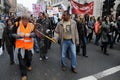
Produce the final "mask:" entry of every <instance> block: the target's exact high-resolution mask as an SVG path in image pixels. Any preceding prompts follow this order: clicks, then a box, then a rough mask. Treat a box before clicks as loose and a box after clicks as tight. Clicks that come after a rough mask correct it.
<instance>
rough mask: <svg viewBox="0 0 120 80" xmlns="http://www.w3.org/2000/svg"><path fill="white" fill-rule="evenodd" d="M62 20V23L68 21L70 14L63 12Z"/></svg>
mask: <svg viewBox="0 0 120 80" xmlns="http://www.w3.org/2000/svg"><path fill="white" fill-rule="evenodd" d="M62 18H63V20H64V21H69V20H70V14H69V13H68V12H67V11H64V13H63V17H62Z"/></svg>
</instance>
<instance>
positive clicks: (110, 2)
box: [109, 0, 115, 9]
mask: <svg viewBox="0 0 120 80" xmlns="http://www.w3.org/2000/svg"><path fill="white" fill-rule="evenodd" d="M114 5H115V0H109V8H110V9H111V8H113V7H114Z"/></svg>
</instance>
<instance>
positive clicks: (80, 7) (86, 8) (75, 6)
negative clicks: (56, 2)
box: [70, 0, 94, 15]
mask: <svg viewBox="0 0 120 80" xmlns="http://www.w3.org/2000/svg"><path fill="white" fill-rule="evenodd" d="M70 2H71V5H72V13H73V14H85V13H88V14H89V15H93V9H94V1H92V2H90V3H86V4H80V3H78V2H75V1H74V0H70Z"/></svg>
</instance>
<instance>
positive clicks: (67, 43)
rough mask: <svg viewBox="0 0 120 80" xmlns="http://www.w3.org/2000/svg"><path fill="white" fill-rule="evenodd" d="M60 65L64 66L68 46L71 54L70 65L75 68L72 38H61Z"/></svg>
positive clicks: (74, 49)
mask: <svg viewBox="0 0 120 80" xmlns="http://www.w3.org/2000/svg"><path fill="white" fill-rule="evenodd" d="M61 47H62V65H64V66H66V52H67V49H68V48H69V54H70V56H71V67H72V68H76V45H75V44H74V43H73V42H72V40H63V42H62V45H61Z"/></svg>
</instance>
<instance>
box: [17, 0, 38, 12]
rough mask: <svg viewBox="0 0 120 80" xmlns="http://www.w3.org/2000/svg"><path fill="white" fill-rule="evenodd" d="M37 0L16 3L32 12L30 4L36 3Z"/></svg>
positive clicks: (21, 0)
mask: <svg viewBox="0 0 120 80" xmlns="http://www.w3.org/2000/svg"><path fill="white" fill-rule="evenodd" d="M36 2H37V0H17V3H20V4H23V6H25V7H26V8H28V9H29V10H30V11H32V4H33V3H36Z"/></svg>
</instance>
